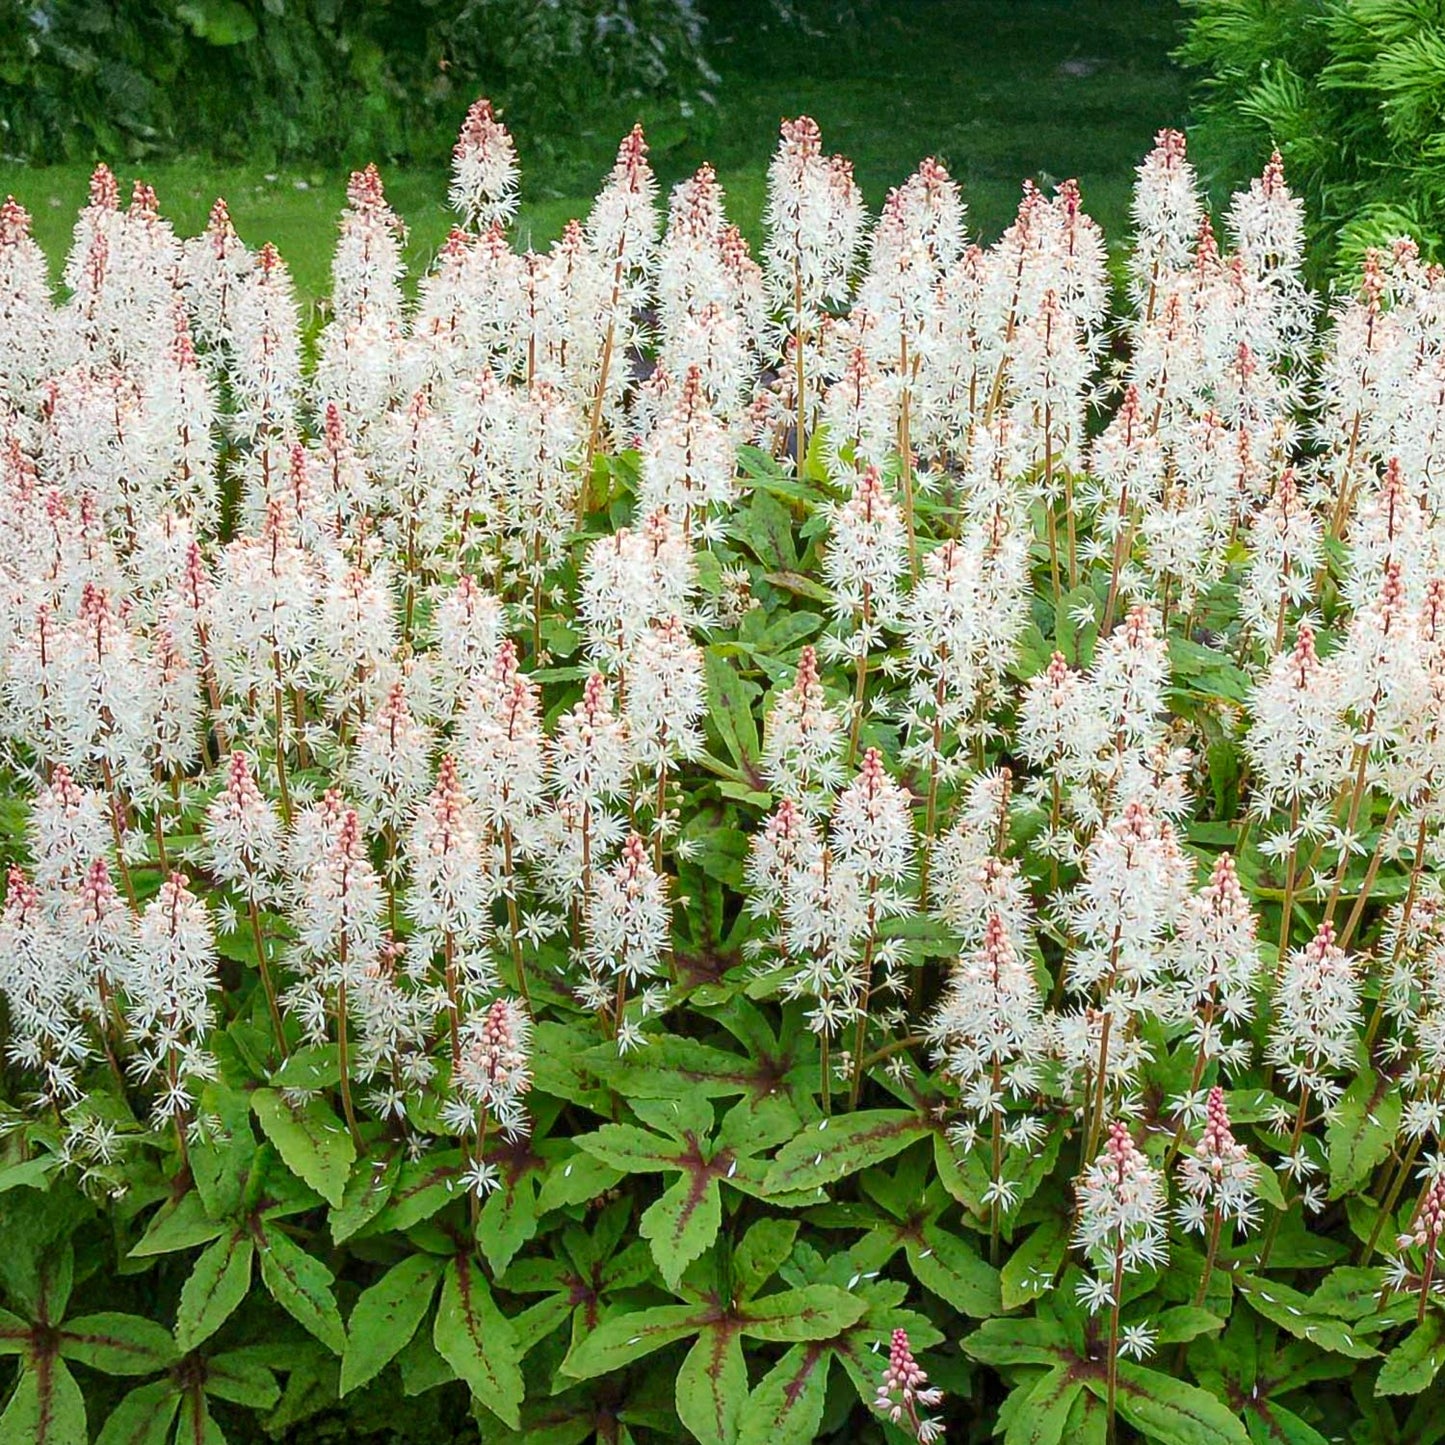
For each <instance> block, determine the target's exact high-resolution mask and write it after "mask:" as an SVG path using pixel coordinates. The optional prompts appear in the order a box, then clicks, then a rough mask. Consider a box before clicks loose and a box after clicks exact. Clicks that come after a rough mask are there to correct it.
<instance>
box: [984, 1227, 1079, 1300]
mask: <svg viewBox="0 0 1445 1445" xmlns="http://www.w3.org/2000/svg"><path fill="white" fill-rule="evenodd" d="M1068 1244H1069V1230H1068V1225H1067V1224H1066V1223H1065V1222H1064V1221H1063V1220H1062V1219H1046V1220H1044V1221H1043V1223H1042V1224H1040V1225H1039V1226H1038V1228H1036V1229H1035V1230H1034V1231H1033V1233H1032V1234H1030V1235H1029V1237H1028V1238H1027V1239H1026V1240H1024V1242H1023V1243H1022V1244H1021V1245H1019V1247H1018V1248H1017V1249H1016V1250H1014V1252H1013V1253H1012V1254H1011V1255H1010V1256H1009V1257H1008V1260H1007V1261H1006V1263H1005V1264H1004V1267H1003V1268H1002V1269H1001V1270H1000V1271H999V1293H1000V1302H1001V1303H1002V1305H1003V1308H1004V1309H1005V1310H1016V1309H1017V1308H1018V1307H1019V1306H1020V1305H1023V1304H1027V1303H1028V1302H1029V1301H1030V1300H1034V1299H1037V1298H1038V1297H1039V1296H1040V1295H1041V1294H1045V1293H1047V1292H1048V1291H1049V1290H1051V1289H1052V1288H1053V1287H1054V1280H1055V1279H1056V1278H1057V1277H1058V1273H1059V1266H1060V1265H1061V1264H1062V1263H1063V1259H1064V1253H1065V1251H1066V1250H1067V1249H1068Z"/></svg>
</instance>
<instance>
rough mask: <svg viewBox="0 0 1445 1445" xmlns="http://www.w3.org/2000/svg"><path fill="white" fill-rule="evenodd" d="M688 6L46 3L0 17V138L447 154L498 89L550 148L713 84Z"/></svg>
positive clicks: (102, 149)
mask: <svg viewBox="0 0 1445 1445" xmlns="http://www.w3.org/2000/svg"><path fill="white" fill-rule="evenodd" d="M701 29H702V26H701V19H700V17H699V15H698V13H697V11H696V8H695V6H694V4H693V0H567V3H565V4H557V3H545V4H537V3H532V0H391V3H382V4H374V3H357V0H162V3H159V4H155V5H130V4H124V3H115V0H37V3H34V4H7V5H6V6H4V7H0V135H3V137H4V140H3V145H4V149H5V150H7V151H9V152H11V153H13V154H17V155H21V156H26V157H30V158H36V159H45V160H55V159H60V158H88V157H90V156H92V155H94V154H97V153H104V154H107V155H110V156H112V157H122V156H124V157H134V156H142V155H154V154H157V153H164V154H173V153H175V152H177V151H185V152H196V151H205V152H210V153H213V154H215V155H218V156H227V157H248V158H260V159H266V158H275V157H281V156H290V157H296V156H307V157H315V158H321V159H327V158H334V157H336V156H338V155H349V154H351V153H353V152H355V151H362V152H365V153H367V154H368V155H371V156H373V157H376V158H381V157H392V156H402V155H412V154H418V153H434V154H444V153H445V149H446V147H447V146H448V145H449V144H450V140H451V137H452V134H453V132H454V130H455V116H456V114H457V112H458V110H459V109H462V108H464V107H465V106H466V104H467V103H468V102H469V101H470V100H471V98H472V97H473V96H475V95H476V93H477V92H478V91H479V90H482V89H488V88H489V89H490V93H491V94H493V95H495V96H496V97H497V98H498V100H499V101H504V102H505V103H506V104H507V105H508V107H509V108H510V109H511V110H512V111H513V112H514V114H515V116H516V119H517V121H518V122H519V123H522V124H525V125H527V126H528V127H529V128H532V129H535V130H536V131H537V132H538V133H540V134H542V135H544V136H545V135H551V134H566V132H567V131H568V130H569V129H571V128H574V127H585V125H586V124H587V123H588V121H589V119H590V118H591V116H592V114H593V113H594V112H595V110H596V108H597V107H598V106H600V105H605V104H607V103H609V102H614V101H616V100H618V99H623V98H625V99H630V100H636V99H637V98H639V97H643V96H646V97H648V98H650V99H653V100H661V101H663V102H664V103H665V104H666V106H667V107H668V108H669V109H670V110H671V112H672V113H673V115H674V116H675V117H676V119H677V121H678V122H679V123H681V124H693V123H696V122H697V121H698V119H699V117H701V116H702V115H704V114H705V113H706V112H707V103H706V99H705V97H704V94H703V92H704V88H705V87H706V85H707V84H708V83H709V81H710V80H711V79H712V73H711V71H710V70H709V68H708V65H707V63H706V61H705V60H704V58H703V51H702V41H701Z"/></svg>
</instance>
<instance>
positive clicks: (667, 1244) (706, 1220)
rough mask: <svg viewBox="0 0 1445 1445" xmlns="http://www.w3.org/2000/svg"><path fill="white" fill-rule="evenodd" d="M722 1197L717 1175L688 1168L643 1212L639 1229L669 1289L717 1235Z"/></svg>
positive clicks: (720, 1220)
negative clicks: (650, 1246)
mask: <svg viewBox="0 0 1445 1445" xmlns="http://www.w3.org/2000/svg"><path fill="white" fill-rule="evenodd" d="M721 1225H722V1199H721V1191H720V1190H719V1188H718V1181H717V1176H716V1175H714V1174H712V1173H710V1172H708V1171H707V1170H706V1168H705V1167H704V1168H703V1169H689V1170H687V1171H686V1172H685V1173H684V1174H683V1175H682V1176H681V1178H679V1179H678V1180H676V1181H675V1182H674V1183H673V1184H672V1185H670V1186H669V1187H668V1188H667V1189H665V1190H663V1192H662V1194H661V1195H660V1196H659V1197H658V1198H657V1199H655V1200H654V1201H653V1202H652V1203H651V1204H650V1205H649V1206H648V1207H647V1209H646V1210H645V1211H644V1212H643V1215H642V1219H641V1221H640V1222H639V1226H638V1233H639V1234H641V1235H642V1237H643V1238H644V1239H645V1240H647V1241H649V1243H650V1244H651V1245H652V1257H653V1259H655V1260H656V1261H657V1267H658V1269H659V1270H661V1271H662V1277H663V1279H664V1280H665V1281H666V1282H667V1287H668V1288H669V1289H676V1288H677V1283H678V1281H679V1280H680V1279H681V1278H682V1272H683V1270H685V1269H686V1268H687V1267H688V1265H690V1264H691V1263H692V1262H693V1260H695V1259H697V1258H698V1257H699V1256H700V1255H701V1254H702V1253H703V1252H704V1251H705V1250H706V1249H707V1248H708V1246H709V1245H710V1244H711V1243H712V1242H713V1240H715V1239H716V1238H717V1232H718V1229H719V1228H720V1227H721Z"/></svg>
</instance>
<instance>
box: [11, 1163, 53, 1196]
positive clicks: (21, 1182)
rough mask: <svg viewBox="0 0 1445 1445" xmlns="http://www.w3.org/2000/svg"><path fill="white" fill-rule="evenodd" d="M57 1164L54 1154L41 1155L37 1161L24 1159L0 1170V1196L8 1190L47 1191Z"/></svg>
mask: <svg viewBox="0 0 1445 1445" xmlns="http://www.w3.org/2000/svg"><path fill="white" fill-rule="evenodd" d="M59 1162H60V1161H59V1159H57V1158H56V1157H55V1155H54V1154H42V1155H41V1156H40V1157H39V1158H38V1159H25V1160H22V1161H21V1162H20V1163H19V1164H11V1165H10V1166H9V1167H8V1168H5V1169H0V1194H4V1193H5V1192H6V1191H7V1190H10V1189H41V1190H44V1189H48V1188H49V1187H50V1176H51V1174H52V1173H53V1172H54V1171H55V1167H56V1165H57V1164H59Z"/></svg>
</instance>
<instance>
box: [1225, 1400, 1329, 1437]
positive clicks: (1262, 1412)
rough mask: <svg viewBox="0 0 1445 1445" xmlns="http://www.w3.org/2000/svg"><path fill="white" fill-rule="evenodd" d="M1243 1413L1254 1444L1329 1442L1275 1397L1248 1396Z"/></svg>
mask: <svg viewBox="0 0 1445 1445" xmlns="http://www.w3.org/2000/svg"><path fill="white" fill-rule="evenodd" d="M1244 1416H1245V1425H1246V1426H1247V1427H1248V1429H1249V1438H1250V1439H1251V1440H1252V1441H1254V1442H1255V1445H1330V1442H1329V1440H1328V1439H1327V1438H1326V1437H1325V1436H1324V1435H1321V1434H1320V1432H1319V1431H1318V1430H1316V1429H1315V1428H1314V1426H1313V1425H1307V1424H1306V1423H1305V1422H1304V1421H1303V1420H1301V1419H1300V1417H1299V1416H1298V1415H1296V1414H1295V1413H1294V1411H1293V1410H1286V1409H1285V1407H1284V1406H1283V1405H1281V1404H1280V1403H1279V1401H1278V1400H1274V1399H1260V1400H1248V1401H1246V1402H1245V1406H1244Z"/></svg>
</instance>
